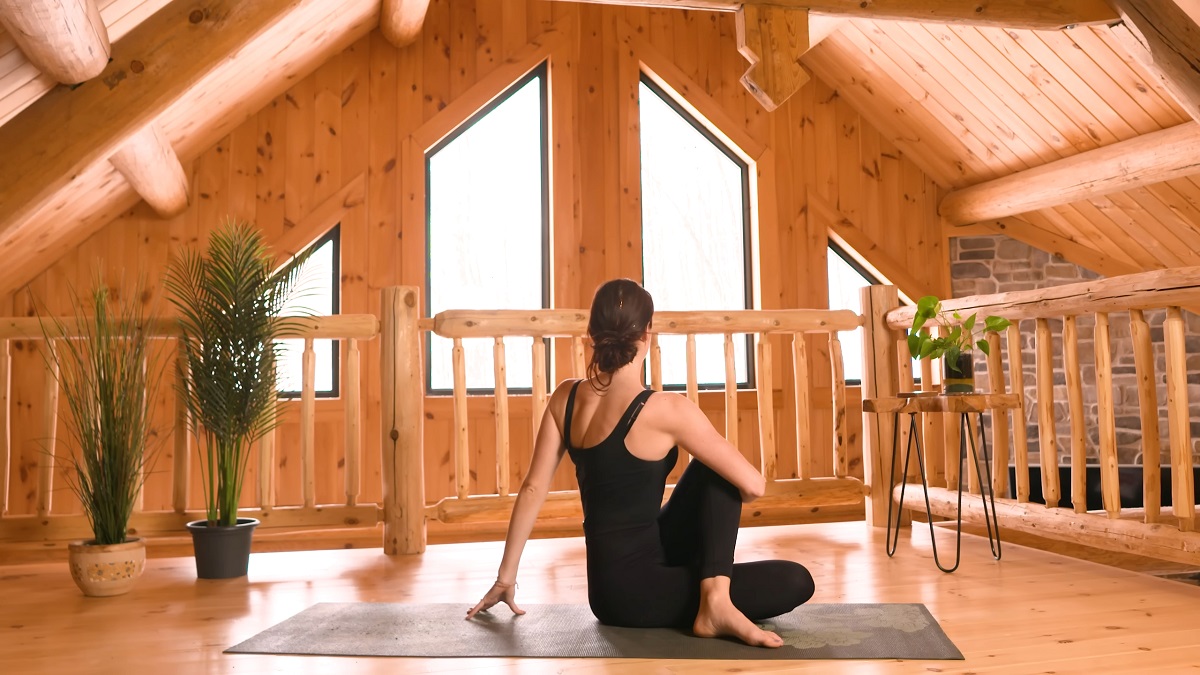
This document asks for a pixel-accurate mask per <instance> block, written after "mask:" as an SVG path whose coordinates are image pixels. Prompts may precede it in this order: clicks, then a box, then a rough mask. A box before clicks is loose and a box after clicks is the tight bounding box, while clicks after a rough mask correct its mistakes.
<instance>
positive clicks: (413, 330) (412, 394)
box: [380, 286, 425, 555]
mask: <svg viewBox="0 0 1200 675" xmlns="http://www.w3.org/2000/svg"><path fill="white" fill-rule="evenodd" d="M420 315H421V303H420V301H419V298H418V295H417V289H416V288H415V287H413V286H393V287H389V288H385V289H383V301H382V303H381V316H380V351H381V354H380V377H381V380H382V382H381V384H382V387H381V393H382V396H381V407H382V414H381V418H382V424H383V438H382V444H383V448H382V453H383V457H382V460H383V463H382V467H383V502H384V504H383V512H384V513H383V518H384V521H383V550H384V552H385V553H387V554H388V555H396V554H398V553H421V552H423V551H424V550H425V470H424V452H425V449H424V439H423V438H422V434H421V429H422V424H421V421H422V417H423V416H424V410H423V409H424V403H425V392H424V387H423V386H422V379H423V378H422V373H423V371H422V369H421V335H420V331H419V329H418V328H417V321H418V320H419V318H420Z"/></svg>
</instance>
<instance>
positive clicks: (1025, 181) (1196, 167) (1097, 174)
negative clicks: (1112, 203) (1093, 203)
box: [938, 122, 1200, 225]
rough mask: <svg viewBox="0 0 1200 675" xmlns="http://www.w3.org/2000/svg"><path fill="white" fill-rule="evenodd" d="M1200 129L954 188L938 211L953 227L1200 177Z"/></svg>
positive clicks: (1151, 136)
mask: <svg viewBox="0 0 1200 675" xmlns="http://www.w3.org/2000/svg"><path fill="white" fill-rule="evenodd" d="M1198 144H1200V125H1198V124H1196V123H1193V122H1188V123H1185V124H1180V125H1178V126H1175V127H1171V128H1169V129H1163V130H1162V131H1155V132H1151V133H1148V134H1143V135H1141V136H1137V137H1135V138H1131V139H1129V140H1127V141H1121V142H1120V143H1114V144H1112V145H1108V146H1105V147H1103V148H1097V149H1095V150H1089V151H1087V152H1082V153H1080V154H1078V155H1075V156H1073V157H1067V158H1065V159H1060V160H1057V161H1054V162H1050V163H1049V164H1043V165H1042V166H1038V167H1034V168H1032V169H1027V170H1025V171H1019V172H1017V173H1014V174H1010V175H1008V176H1004V177H1002V178H997V179H995V180H990V181H987V182H986V183H980V184H978V185H972V186H971V187H967V188H963V189H961V190H955V191H954V192H951V193H950V194H948V195H946V197H945V198H944V199H942V203H941V205H940V206H939V207H938V213H939V214H941V216H942V217H943V218H945V219H946V221H947V222H949V223H950V224H952V225H969V224H971V223H978V222H982V221H987V220H997V219H1000V218H1006V217H1008V216H1015V215H1017V214H1019V213H1026V212H1029V211H1036V210H1038V209H1044V208H1049V207H1052V206H1058V205H1060V204H1069V203H1071V202H1075V201H1080V200H1084V199H1090V198H1092V197H1101V196H1103V195H1107V194H1112V193H1114V192H1123V191H1125V190H1132V189H1133V188H1136V187H1141V186H1143V185H1150V184H1152V183H1161V182H1163V181H1167V180H1173V179H1175V178H1182V177H1184V176H1189V175H1192V174H1197V173H1200V154H1198V153H1197V152H1196V147H1197V145H1198Z"/></svg>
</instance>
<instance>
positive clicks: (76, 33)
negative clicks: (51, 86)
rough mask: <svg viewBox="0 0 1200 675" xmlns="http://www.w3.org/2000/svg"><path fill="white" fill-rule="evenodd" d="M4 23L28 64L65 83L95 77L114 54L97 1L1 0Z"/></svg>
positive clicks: (75, 82)
mask: <svg viewBox="0 0 1200 675" xmlns="http://www.w3.org/2000/svg"><path fill="white" fill-rule="evenodd" d="M0 25H3V26H4V29H5V30H6V31H8V35H9V37H10V38H12V40H13V42H16V43H17V47H19V48H20V49H21V51H22V52H23V53H24V54H25V58H27V59H29V62H30V63H32V64H33V65H35V66H37V69H38V70H40V71H42V72H43V73H45V74H46V75H48V76H50V77H52V78H54V79H55V80H57V81H59V82H62V83H63V84H78V83H80V82H83V81H85V80H90V79H92V78H93V77H96V76H97V75H99V74H100V72H101V71H103V70H104V67H105V66H106V65H108V57H109V55H110V54H111V53H112V46H111V45H110V44H109V41H108V29H107V28H105V26H104V19H103V18H101V16H100V10H99V8H98V7H97V6H96V2H95V0H0Z"/></svg>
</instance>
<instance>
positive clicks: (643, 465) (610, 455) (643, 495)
mask: <svg viewBox="0 0 1200 675" xmlns="http://www.w3.org/2000/svg"><path fill="white" fill-rule="evenodd" d="M581 384H582V382H576V383H575V384H573V385H572V386H571V393H570V395H569V396H568V398H567V403H566V408H565V410H564V413H563V437H564V439H565V440H566V445H567V450H568V452H569V454H570V456H571V461H572V462H573V463H574V464H575V477H576V480H577V481H578V483H579V496H580V500H581V501H582V502H583V514H584V523H583V526H584V531H585V532H586V533H587V534H588V535H589V536H594V535H597V534H601V533H605V532H611V531H614V530H618V529H627V528H630V527H637V526H651V525H654V524H655V523H656V522H657V518H658V514H659V507H660V505H661V504H662V498H663V491H664V485H665V484H666V479H667V475H668V474H670V472H671V470H672V469H673V468H674V467H675V463H676V461H677V459H678V451H677V449H676V448H674V447H670V448H668V449H666V451H665V452H659V451H656V450H657V449H654V450H650V451H649V452H647V450H646V449H644V448H639V455H640V456H639V455H634V454H633V453H631V452H630V450H629V448H628V447H627V444H626V440H627V437H628V435H629V431H630V429H631V428H633V427H634V423H635V422H636V421H637V419H638V418H639V416H640V414H641V413H642V410H643V408H644V406H645V405H646V402H647V400H648V399H649V398H650V395H651V394H652V393H653V392H651V391H648V390H642V391H640V392H639V393H637V394H636V395H635V396H634V397H633V400H632V401H630V402H629V403H628V404H626V405H625V406H624V408H623V409H621V408H618V407H617V406H619V405H621V403H624V398H619V393H618V394H617V395H616V396H611V397H610V396H595V397H592V396H589V395H588V393H584V394H581V390H584V389H585V388H584V387H581V386H580V385H581ZM589 393H594V392H589ZM581 399H588V400H583V401H581ZM578 408H582V409H583V410H582V412H583V415H581V416H577V414H578ZM618 411H620V414H619V416H618V415H617V412H618ZM579 417H583V418H584V419H583V420H580V419H579ZM613 418H616V421H615V423H614V422H612V420H613ZM580 427H582V428H580ZM649 436H650V437H651V438H653V436H654V435H653V434H649ZM646 455H650V456H652V457H653V456H656V455H657V458H655V459H645V458H644V457H645V456H646Z"/></svg>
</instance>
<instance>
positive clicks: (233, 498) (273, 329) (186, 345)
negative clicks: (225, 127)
mask: <svg viewBox="0 0 1200 675" xmlns="http://www.w3.org/2000/svg"><path fill="white" fill-rule="evenodd" d="M305 259H306V256H298V257H295V258H293V259H292V260H291V261H289V262H288V263H287V264H285V265H284V266H283V267H281V268H280V269H275V264H274V262H273V256H272V255H271V253H270V251H269V249H268V248H267V246H266V243H265V242H264V241H263V238H262V235H261V234H260V233H259V231H258V230H257V229H255V228H254V227H253V226H251V225H249V224H247V223H236V222H233V221H229V222H226V223H225V224H223V225H222V226H221V227H219V228H218V229H217V230H216V231H215V232H213V234H212V237H211V239H210V240H209V243H208V250H207V252H206V254H205V255H201V254H200V253H198V252H197V251H195V250H193V249H187V250H184V251H183V252H182V253H181V255H179V256H178V257H177V258H175V259H174V260H172V261H171V264H170V265H169V266H168V270H167V280H166V286H167V289H168V290H169V291H170V294H171V302H172V303H173V304H174V305H175V307H176V309H177V310H178V312H179V328H180V332H181V336H180V339H181V342H182V345H183V348H182V358H184V359H186V377H184V378H182V380H181V384H180V386H179V391H178V392H177V395H179V396H182V397H183V400H184V401H185V402H186V405H187V409H188V412H189V413H190V414H189V418H190V420H191V422H190V424H191V432H192V433H193V434H195V436H196V447H197V448H198V449H199V452H200V468H201V481H202V483H203V486H204V504H205V519H204V520H197V521H193V522H191V523H188V524H187V527H188V530H190V531H191V533H192V542H193V545H194V547H195V553H196V574H197V576H198V577H200V578H201V579H226V578H232V577H240V576H245V574H246V568H247V566H248V563H249V558H250V540H251V534H252V532H253V529H254V528H255V527H256V526H257V525H258V520H257V519H255V518H239V517H238V504H239V501H240V499H241V494H242V485H243V478H244V477H245V473H246V465H247V462H248V460H249V456H250V451H251V447H252V446H253V444H254V443H255V442H256V441H258V440H259V439H261V438H262V437H263V436H264V435H265V434H267V433H268V432H270V431H272V430H273V429H274V428H275V426H276V424H277V423H278V419H277V416H276V399H277V396H278V395H277V392H276V372H275V364H276V361H277V358H278V349H279V346H278V340H279V339H280V338H283V337H288V336H289V335H292V334H294V333H295V330H296V328H297V327H298V326H297V324H296V323H295V320H294V319H291V320H290V319H287V318H285V317H281V316H280V312H281V311H282V309H283V307H284V305H285V304H286V302H287V300H288V298H289V296H290V295H291V294H292V292H293V291H294V289H295V287H296V281H297V277H298V275H299V272H300V268H301V265H302V264H303V263H304V260H305Z"/></svg>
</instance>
